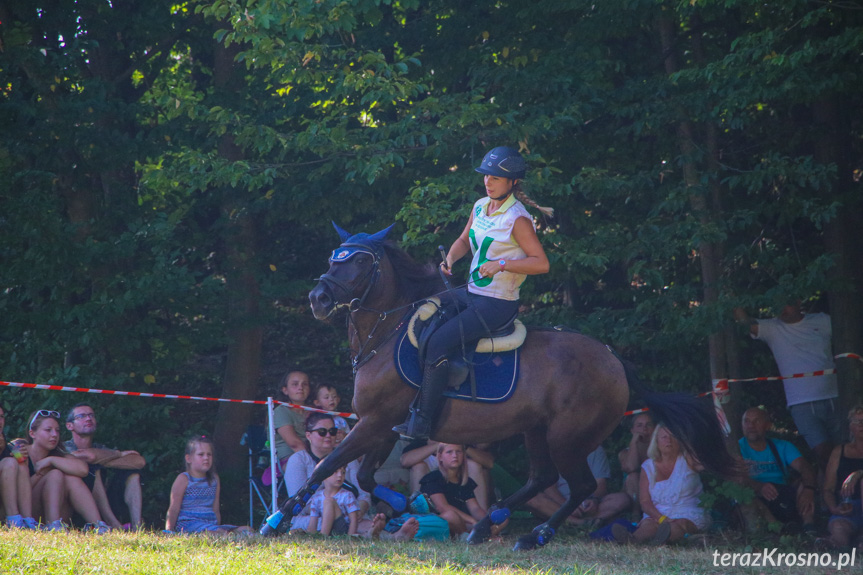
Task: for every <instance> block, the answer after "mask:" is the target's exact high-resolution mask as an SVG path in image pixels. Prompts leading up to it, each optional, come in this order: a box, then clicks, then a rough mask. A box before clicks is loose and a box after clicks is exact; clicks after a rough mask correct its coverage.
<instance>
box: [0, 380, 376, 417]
mask: <svg viewBox="0 0 863 575" xmlns="http://www.w3.org/2000/svg"><path fill="white" fill-rule="evenodd" d="M0 386H4V387H21V388H25V389H45V390H49V391H75V392H78V393H95V394H103V395H127V396H131V397H156V398H159V399H191V400H194V401H220V402H223V403H246V404H253V405H267V402H266V401H260V400H254V399H225V398H223V397H202V396H196V395H174V394H169V393H146V392H143V391H118V390H114V389H92V388H89V387H67V386H64V385H46V384H41V383H18V382H15V381H0ZM273 403H274V404H281V405H287V406H288V407H292V408H294V409H302V410H304V411H314V412H316V413H326V414H327V415H338V416H340V417H344V418H345V419H359V417H357V415H356V414H354V413H346V412H341V411H327V410H325V409H318V408H316V407H308V406H306V405H297V404H295V403H287V402H284V401H277V400H273Z"/></svg>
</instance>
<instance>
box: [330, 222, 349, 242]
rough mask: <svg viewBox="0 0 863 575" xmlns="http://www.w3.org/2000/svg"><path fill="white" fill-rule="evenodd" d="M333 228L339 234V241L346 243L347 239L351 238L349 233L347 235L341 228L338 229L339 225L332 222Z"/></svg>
mask: <svg viewBox="0 0 863 575" xmlns="http://www.w3.org/2000/svg"><path fill="white" fill-rule="evenodd" d="M333 227H334V228H336V231H337V232H338V233H339V238H341V240H342V241H343V242H346V241H348V238H350V237H351V234H350V233H348V232H346V231H345V230H343V229H342V228H340V227H339V225H338V224H337V223H336V222H333Z"/></svg>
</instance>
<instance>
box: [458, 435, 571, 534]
mask: <svg viewBox="0 0 863 575" xmlns="http://www.w3.org/2000/svg"><path fill="white" fill-rule="evenodd" d="M524 445H525V447H526V449H527V454H528V459H529V461H530V476H529V477H528V480H527V483H525V484H524V487H522V488H521V489H519V490H518V491H516V492H515V493H513V494H512V495H510V496H509V497H507V498H506V499H504V500H503V501H501V502H500V503H498V504H496V505H492V506H491V507H490V508H489V510H488V515H486V516H485V517H483V518H482V519H481V520H480V521H478V522H477V523H476V524H475V525H474V528H473V530H472V531H471V532H470V535H469V536H468V540H467V541H468V543H469V544H471V545H476V544H478V543H483V542H484V541H485V540H486V539H488V538H489V536H490V535H491V526H492V524H494V523H501V522H503V521H505V520H506V518H507V517H509V514H510V510H511V509H514V508H516V507H518V506H520V505H522V504H523V503H526V502H527V501H530V500H531V499H532V498H533V497H535V496H536V495H537V494H538V493H540V492H541V491H543V490H544V489H546V488H548V487H550V486H552V485H554V484H555V483H556V482H557V469H555V467H554V464H553V463H552V460H551V454H550V453H549V451H548V443H547V442H546V440H545V429H539V430H536V429H534V430H530V431H526V432H525V433H524Z"/></svg>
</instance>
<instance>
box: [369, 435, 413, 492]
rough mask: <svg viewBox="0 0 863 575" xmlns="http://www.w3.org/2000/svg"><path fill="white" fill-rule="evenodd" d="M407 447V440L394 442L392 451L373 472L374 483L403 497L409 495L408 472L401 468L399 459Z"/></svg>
mask: <svg viewBox="0 0 863 575" xmlns="http://www.w3.org/2000/svg"><path fill="white" fill-rule="evenodd" d="M407 445H408V441H407V440H404V439H399V440H398V441H396V444H395V445H394V446H393V450H392V451H391V452H390V454H389V455H388V456H387V458H386V459H385V460H384V462H383V463H381V466H380V467H378V469H377V470H376V471H375V483H377V484H378V485H383V486H385V487H388V488H390V489H392V490H393V491H397V492H399V493H402V494H405V495H409V494H410V493H411V491H410V471H409V470H408V469H405V468H404V467H402V464H401V457H402V454H403V453H404V449H405V447H406V446H407Z"/></svg>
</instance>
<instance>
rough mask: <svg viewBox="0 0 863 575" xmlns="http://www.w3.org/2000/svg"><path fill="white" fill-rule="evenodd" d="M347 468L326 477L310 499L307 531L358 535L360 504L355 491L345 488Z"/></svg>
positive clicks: (341, 468)
mask: <svg viewBox="0 0 863 575" xmlns="http://www.w3.org/2000/svg"><path fill="white" fill-rule="evenodd" d="M344 483H345V468H344V467H340V468H339V469H337V470H336V471H335V473H333V474H332V475H330V476H329V477H327V478H326V479H324V483H323V487H322V488H321V489H318V491H317V493H315V494H314V496H312V499H311V501H309V525H308V527H306V531H308V532H309V533H317V532H318V531H320V532H321V533H322V534H323V535H330V533H332V534H333V535H344V534H345V533H347V534H348V535H356V534H357V527H358V526H359V523H360V506H359V505H357V498H356V496H354V494H353V493H351V492H350V491H348V490H347V489H345V487H344Z"/></svg>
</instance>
